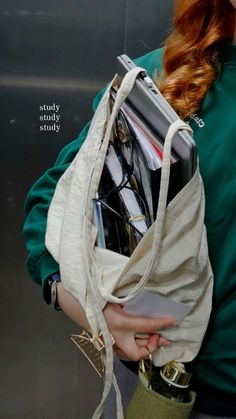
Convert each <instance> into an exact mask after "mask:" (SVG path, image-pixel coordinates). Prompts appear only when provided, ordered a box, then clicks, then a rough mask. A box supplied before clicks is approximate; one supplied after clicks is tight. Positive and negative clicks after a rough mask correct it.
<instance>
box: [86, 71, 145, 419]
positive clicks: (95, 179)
mask: <svg viewBox="0 0 236 419" xmlns="http://www.w3.org/2000/svg"><path fill="white" fill-rule="evenodd" d="M143 71H144V70H143V68H140V67H135V68H134V69H132V70H131V71H129V72H128V73H127V74H126V75H125V77H124V79H123V81H122V83H121V86H120V88H119V90H118V92H117V95H116V99H115V103H114V105H113V109H112V112H111V114H110V116H109V121H108V124H107V128H106V132H105V135H104V138H103V141H102V143H101V148H100V150H99V154H98V157H97V159H96V164H95V167H94V171H93V174H92V179H91V181H90V188H89V193H88V197H87V209H86V212H87V215H88V216H87V217H86V218H85V223H84V234H83V237H84V241H85V243H86V248H87V251H88V252H85V258H84V263H85V264H86V265H87V266H86V272H87V280H88V282H89V288H88V289H89V291H90V296H91V297H92V299H93V303H94V304H93V311H94V312H95V313H96V318H97V321H98V324H99V326H100V330H101V333H102V335H103V339H104V343H105V347H106V355H105V362H106V369H105V385H104V390H103V395H102V400H101V403H100V404H99V406H98V407H97V409H96V411H95V412H94V415H93V419H98V418H100V416H101V414H102V412H103V406H104V402H105V400H106V398H107V396H108V393H109V390H110V387H111V384H112V383H113V384H114V387H115V390H116V402H117V418H118V419H123V411H122V404H121V398H120V392H119V388H118V386H117V382H116V378H115V376H114V375H113V348H112V345H111V341H110V333H109V330H108V328H107V324H106V322H105V319H104V315H103V313H102V309H101V307H100V305H99V303H98V301H99V298H98V294H99V293H100V289H99V286H98V284H97V282H96V281H94V278H93V277H92V275H91V273H90V272H91V271H90V264H89V258H88V257H87V254H89V253H90V250H91V249H90V243H89V235H88V234H87V232H88V229H89V225H90V224H89V220H91V206H92V205H93V201H92V199H93V198H94V196H95V193H96V192H97V189H98V184H99V181H100V177H101V172H102V170H103V166H104V161H105V157H106V152H107V148H108V145H109V141H110V138H111V135H112V130H113V126H114V122H115V119H116V117H117V115H118V113H119V110H120V107H121V105H122V103H123V102H124V101H125V99H126V98H127V96H128V94H129V93H130V91H131V90H132V88H133V86H134V83H135V81H136V78H137V76H138V75H139V74H140V72H143ZM114 84H116V78H114V80H113V82H112V84H111V85H110V87H109V89H111V87H112V86H113V85H114ZM86 314H87V311H86Z"/></svg>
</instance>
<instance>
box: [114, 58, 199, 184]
mask: <svg viewBox="0 0 236 419" xmlns="http://www.w3.org/2000/svg"><path fill="white" fill-rule="evenodd" d="M117 64H118V65H117V74H118V77H119V78H120V79H123V77H124V76H125V74H126V72H128V71H129V70H131V69H132V68H134V67H135V64H134V62H133V61H132V60H131V59H130V58H129V57H128V56H127V55H125V54H123V55H120V56H119V57H117ZM127 103H128V104H129V105H130V106H131V107H132V108H133V109H134V110H135V111H136V112H137V113H138V114H139V116H140V117H141V118H142V119H143V121H144V122H146V123H147V125H148V126H149V127H150V128H151V129H152V130H153V132H154V133H155V135H156V136H157V137H158V139H159V140H160V141H161V142H162V143H164V139H165V137H166V134H167V131H168V128H169V126H170V124H171V123H173V122H174V121H176V120H177V119H178V115H177V114H176V112H175V111H174V110H173V108H172V107H171V106H170V105H169V104H168V102H167V101H166V100H165V98H164V97H163V96H162V94H161V93H160V91H159V90H158V88H157V87H156V86H155V84H154V83H153V81H152V79H151V78H150V77H149V76H148V75H147V73H146V71H144V72H143V73H141V74H140V76H139V77H138V78H137V80H136V83H135V85H134V88H133V89H132V91H131V93H130V94H129V96H128V98H127ZM172 149H173V152H174V153H175V154H176V155H177V157H178V159H179V170H180V183H181V185H180V189H181V188H182V187H183V186H184V185H186V183H187V182H188V181H189V180H190V179H191V178H192V176H193V174H194V172H195V169H196V165H197V147H196V144H195V142H194V140H193V138H192V136H191V135H190V133H189V132H188V131H187V130H181V131H179V132H178V133H177V134H176V135H175V137H174V138H173V143H172Z"/></svg>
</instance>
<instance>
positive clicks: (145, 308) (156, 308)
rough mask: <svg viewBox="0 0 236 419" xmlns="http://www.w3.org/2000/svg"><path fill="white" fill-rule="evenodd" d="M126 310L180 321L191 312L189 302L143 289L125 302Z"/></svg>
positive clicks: (146, 315) (131, 312) (140, 314)
mask: <svg viewBox="0 0 236 419" xmlns="http://www.w3.org/2000/svg"><path fill="white" fill-rule="evenodd" d="M124 310H125V311H127V312H128V313H130V314H136V315H138V316H145V317H164V316H165V317H166V316H171V317H175V318H176V320H177V322H178V323H180V322H181V321H182V320H183V319H184V318H185V316H187V314H188V313H189V312H190V310H191V307H190V306H189V305H187V304H184V303H180V302H176V301H173V300H169V299H168V298H166V297H163V296H162V295H159V294H156V293H152V292H149V291H146V290H143V291H141V292H140V294H138V295H137V296H136V297H134V298H132V300H130V301H128V302H127V303H125V304H124Z"/></svg>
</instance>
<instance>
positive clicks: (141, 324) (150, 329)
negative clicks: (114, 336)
mask: <svg viewBox="0 0 236 419" xmlns="http://www.w3.org/2000/svg"><path fill="white" fill-rule="evenodd" d="M122 320H123V327H124V328H125V329H132V330H133V331H136V332H139V333H148V334H150V333H155V332H157V331H158V330H163V329H166V328H168V327H171V326H174V325H176V319H175V318H174V317H156V318H148V317H141V316H133V315H131V314H127V313H126V315H125V316H124V317H123V319H122Z"/></svg>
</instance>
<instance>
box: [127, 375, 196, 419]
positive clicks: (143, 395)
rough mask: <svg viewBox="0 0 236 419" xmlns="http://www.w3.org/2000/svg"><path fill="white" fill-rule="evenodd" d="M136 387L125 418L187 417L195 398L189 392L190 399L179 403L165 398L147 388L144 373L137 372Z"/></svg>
mask: <svg viewBox="0 0 236 419" xmlns="http://www.w3.org/2000/svg"><path fill="white" fill-rule="evenodd" d="M139 378H140V381H139V384H138V387H137V389H136V391H135V393H134V395H133V397H132V399H131V401H130V403H129V406H128V409H127V412H126V415H125V419H188V418H189V416H190V414H191V411H192V408H193V405H194V402H195V398H196V393H194V392H192V391H191V392H190V398H191V401H190V402H189V403H180V402H177V401H175V400H171V399H167V398H166V397H164V396H162V395H161V394H159V393H157V392H155V391H153V390H151V389H150V388H148V382H147V380H146V378H145V377H144V375H143V374H142V373H141V374H139Z"/></svg>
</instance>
